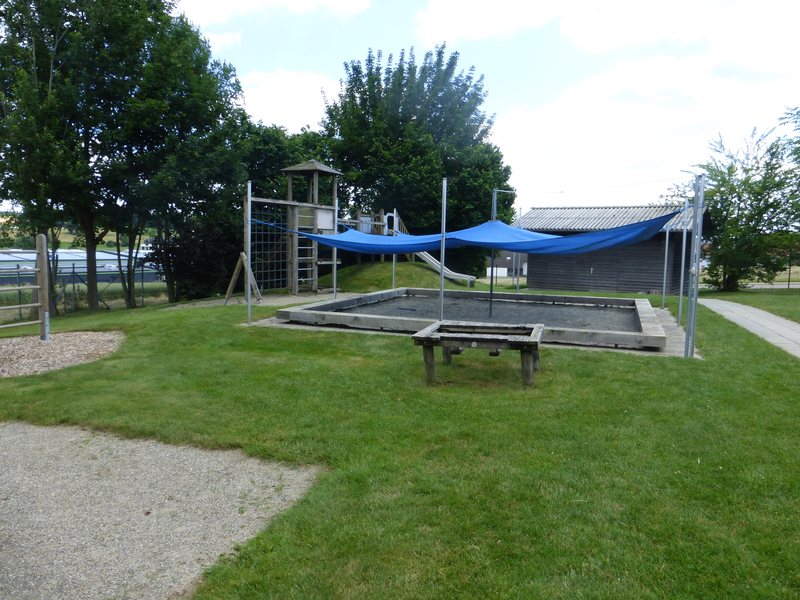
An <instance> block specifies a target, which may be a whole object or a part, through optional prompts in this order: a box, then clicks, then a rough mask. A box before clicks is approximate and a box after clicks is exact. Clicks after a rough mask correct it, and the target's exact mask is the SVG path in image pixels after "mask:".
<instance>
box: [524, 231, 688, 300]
mask: <svg viewBox="0 0 800 600" xmlns="http://www.w3.org/2000/svg"><path fill="white" fill-rule="evenodd" d="M665 238H666V236H665V234H659V235H657V236H656V237H654V238H651V239H649V240H646V241H644V242H639V243H637V244H633V245H631V246H624V247H622V248H614V249H611V250H598V251H595V252H586V253H584V254H568V255H563V256H561V255H543V254H529V255H528V288H531V289H535V290H570V291H587V292H645V293H657V294H660V293H661V289H662V285H663V281H664V243H665ZM681 243H682V236H681V235H680V234H675V233H673V234H671V235H670V239H669V257H668V259H667V294H670V295H677V294H678V291H679V289H680V269H681ZM688 246H690V240H689V239H687V254H686V267H685V276H686V280H685V282H684V290H685V288H686V286H688V280H689V277H688V273H689V248H688Z"/></svg>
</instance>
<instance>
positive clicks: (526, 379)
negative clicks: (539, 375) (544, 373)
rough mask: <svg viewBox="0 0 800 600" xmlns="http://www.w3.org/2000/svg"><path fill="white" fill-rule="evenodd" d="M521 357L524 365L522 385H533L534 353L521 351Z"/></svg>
mask: <svg viewBox="0 0 800 600" xmlns="http://www.w3.org/2000/svg"><path fill="white" fill-rule="evenodd" d="M519 356H520V362H521V363H522V385H533V364H534V359H533V352H532V351H530V350H520V353H519Z"/></svg>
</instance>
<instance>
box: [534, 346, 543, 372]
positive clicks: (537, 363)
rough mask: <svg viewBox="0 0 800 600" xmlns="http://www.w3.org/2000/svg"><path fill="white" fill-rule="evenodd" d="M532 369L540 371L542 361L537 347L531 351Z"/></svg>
mask: <svg viewBox="0 0 800 600" xmlns="http://www.w3.org/2000/svg"><path fill="white" fill-rule="evenodd" d="M533 370H534V371H541V370H542V362H541V359H540V358H539V348H536V350H534V351H533Z"/></svg>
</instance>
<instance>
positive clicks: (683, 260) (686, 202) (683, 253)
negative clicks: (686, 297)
mask: <svg viewBox="0 0 800 600" xmlns="http://www.w3.org/2000/svg"><path fill="white" fill-rule="evenodd" d="M687 212H689V198H684V199H683V246H682V247H681V288H680V291H679V292H678V301H679V302H678V325H681V324H682V323H683V321H682V320H681V318H682V312H683V280H684V276H685V274H686V225H687V216H686V213H687Z"/></svg>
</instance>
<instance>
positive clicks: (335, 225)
mask: <svg viewBox="0 0 800 600" xmlns="http://www.w3.org/2000/svg"><path fill="white" fill-rule="evenodd" d="M281 172H283V173H285V174H286V176H287V186H286V187H287V193H286V199H285V200H278V199H270V198H258V197H254V196H252V195H251V194H250V193H249V192H248V195H247V197H246V198H245V200H244V202H245V210H244V239H245V240H247V241H246V242H245V248H244V252H243V256H242V257H240V260H239V262H238V263H237V267H236V272H235V274H234V276H233V278H232V280H231V285H230V286H229V289H228V293H227V298H228V299H230V296H231V294H232V292H233V286H234V284H235V282H236V280H237V279H238V277H239V274H240V273H241V271H242V269H243V268H244V272H245V275H246V277H247V276H248V269H247V267H248V265H247V263H248V262H249V269H250V271H249V279H250V280H251V283H250V287H251V289H252V291H253V293H254V294H255V296H256V297H257V299H260V295H261V292H263V291H265V290H279V289H286V290H288V291H289V293H291V294H297V293H299V292H300V291H311V292H320V291H324V290H323V288H322V286H320V283H319V277H320V267H331V269H332V271H333V274H334V283H333V286H332V287H333V288H334V291H335V287H336V269H337V267H338V265H339V264H340V261H339V257H338V253H337V250H336V249H335V248H329V247H327V246H324V245H321V244H319V243H318V242H316V241H314V240H311V239H309V238H307V237H304V236H303V235H298V234H297V233H294V232H300V233H301V234H302V233H311V234H333V233H336V232H337V231H338V229H339V225H340V224H341V225H344V226H346V227H349V228H351V229H355V230H357V231H360V232H361V233H367V234H372V235H382V236H388V235H396V234H397V233H408V230H407V229H406V227H405V225H404V224H403V222H402V220H401V219H400V217H399V216H398V215H397V211H394V212H391V213H385V212H384V211H383V210H381V211H379V212H377V213H369V214H362V213H360V212H359V213H358V214H356V215H355V217H354V218H350V219H340V218H339V214H338V213H339V207H338V197H337V187H338V179H339V176H340V175H342V173H340V172H339V171H337V170H336V169H332V168H330V167H328V166H326V165H324V164H322V163H320V162H318V161H316V160H308V161H306V162H303V163H300V164H297V165H293V166H291V167H286V168H285V169H281ZM298 177H302V178H304V179H305V186H306V194H305V196H306V198H305V201H302V202H298V201H296V200H294V198H293V188H296V185H295V184H294V180H295V179H296V178H298ZM320 177H331V178H332V188H331V197H330V199H331V204H330V205H325V204H320V198H319V196H320V194H319V191H320ZM406 256H407V257H408V259H409V260H413V259H414V256H413V254H407V255H406ZM416 256H418V257H419V258H420V260H422V261H424V262H425V263H427V264H428V265H430V266H431V267H433V268H434V269H435V270H436V271H437V272H439V273H441V269H442V265H441V263H440V262H439V261H438V260H437V259H436V258H434V257H433V256H431V255H430V254H429V253H427V252H417V253H416ZM444 276H445V277H446V278H447V279H453V280H463V281H466V282H467V283H468V285H470V286H472V285H474V283H475V277H473V276H472V275H465V274H462V273H456V272H454V271H452V270H450V269H448V268H447V267H445V268H444Z"/></svg>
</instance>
